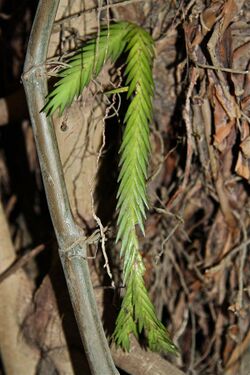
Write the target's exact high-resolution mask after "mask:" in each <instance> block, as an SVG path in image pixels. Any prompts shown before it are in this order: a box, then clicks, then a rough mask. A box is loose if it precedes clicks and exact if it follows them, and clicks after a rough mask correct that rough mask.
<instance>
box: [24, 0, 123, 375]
mask: <svg viewBox="0 0 250 375" xmlns="http://www.w3.org/2000/svg"><path fill="white" fill-rule="evenodd" d="M58 5H59V0H40V1H39V5H38V8H37V13H36V16H35V20H34V23H33V27H32V31H31V35H30V40H29V45H28V50H27V55H26V60H25V66H24V73H23V84H24V88H25V93H26V97H27V102H28V108H29V113H30V118H31V122H32V126H33V131H34V137H35V141H36V146H37V152H38V157H39V161H40V166H41V172H42V176H43V182H44V187H45V191H46V196H47V201H48V205H49V210H50V215H51V218H52V222H53V226H54V230H55V233H56V236H57V241H58V244H59V247H60V252H59V253H60V259H61V262H62V265H63V269H64V273H65V278H66V280H67V285H68V289H69V294H70V298H71V301H72V305H73V308H74V312H75V316H76V320H77V323H78V328H79V331H80V335H81V338H82V341H83V345H84V348H85V352H86V356H87V358H88V362H89V366H90V369H91V371H92V374H93V375H100V374H103V375H114V374H116V375H117V374H118V371H117V370H116V368H115V366H114V363H113V360H112V357H111V354H110V350H109V347H108V343H107V340H106V337H105V334H104V331H103V327H102V323H101V320H100V317H99V315H98V311H97V306H96V301H95V298H94V293H93V288H92V284H91V279H90V274H89V268H88V262H87V260H86V243H85V242H84V240H83V241H81V239H84V233H83V231H82V230H81V229H80V228H79V227H78V226H77V225H76V223H75V221H74V218H73V216H72V213H71V210H70V204H69V199H68V194H67V191H66V186H65V181H64V176H63V170H62V164H61V161H60V156H59V151H58V145H57V140H56V136H55V132H54V128H53V124H52V123H51V121H50V119H49V118H47V117H46V116H45V114H44V113H40V110H41V108H43V107H44V105H45V96H46V94H47V71H46V66H45V61H46V57H47V50H48V44H49V39H50V34H51V30H52V26H53V22H54V19H55V15H56V11H57V8H58Z"/></svg>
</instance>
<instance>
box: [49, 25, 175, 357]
mask: <svg viewBox="0 0 250 375" xmlns="http://www.w3.org/2000/svg"><path fill="white" fill-rule="evenodd" d="M122 52H126V53H127V59H126V69H125V77H126V82H125V85H126V86H127V87H126V88H125V89H122V90H120V91H127V100H129V101H130V104H129V106H128V110H127V113H126V115H125V118H124V124H125V130H124V134H123V140H122V145H121V148H120V155H121V158H120V173H119V178H118V183H119V189H118V196H117V198H118V203H117V210H118V212H119V214H118V222H117V223H118V233H117V242H118V241H121V252H120V254H121V257H122V258H123V280H124V283H125V284H126V292H125V296H124V298H123V302H122V306H121V310H120V313H119V315H118V317H117V321H116V328H115V332H114V335H113V336H114V339H115V341H116V343H117V344H118V345H119V346H121V347H122V348H123V349H125V350H129V347H130V334H134V335H135V337H136V338H139V335H140V334H141V333H143V334H144V335H145V337H146V338H147V343H148V346H149V348H150V349H151V350H154V351H163V352H173V353H175V352H176V351H177V349H176V347H175V345H174V344H173V343H172V341H171V339H170V337H169V334H168V332H167V330H166V328H165V327H164V325H163V324H162V323H161V322H160V321H159V319H158V318H157V316H156V313H155V309H154V306H153V304H152V302H151V301H150V298H149V295H148V292H147V290H146V287H145V284H144V280H143V275H144V272H145V268H144V264H143V260H142V257H141V254H140V249H139V242H138V235H137V230H138V228H137V227H139V228H140V230H141V231H142V233H143V234H144V220H145V217H146V209H147V208H148V202H147V192H146V180H147V169H148V158H149V152H150V142H149V123H150V121H151V119H152V97H153V92H154V82H153V77H152V65H153V58H154V42H153V40H152V38H151V36H150V35H149V34H148V33H147V32H146V31H145V30H144V29H143V28H141V27H139V26H137V25H135V24H132V23H129V22H119V23H115V24H112V25H110V26H109V28H106V29H104V30H103V31H101V32H100V34H99V36H98V38H96V39H92V40H91V41H89V42H88V43H87V44H86V45H85V46H84V47H83V48H82V49H80V50H79V51H78V52H77V53H76V54H75V56H74V57H73V58H71V59H70V60H69V61H68V67H66V68H65V69H63V70H62V71H61V72H60V73H59V74H58V76H59V78H60V79H59V81H58V82H57V83H56V85H55V88H54V90H53V91H52V92H51V93H50V94H49V95H48V102H47V104H46V106H45V108H44V109H43V110H44V111H45V112H46V113H47V114H48V115H51V114H53V113H54V112H55V111H56V110H57V109H58V110H59V114H62V113H63V111H64V109H65V108H66V107H67V106H69V105H70V104H71V103H72V101H73V100H74V98H75V97H76V96H79V95H80V94H81V92H82V90H83V88H84V87H85V86H87V85H88V84H89V82H90V81H91V79H93V78H94V77H96V76H97V75H98V74H99V72H100V70H101V69H102V67H103V65H104V63H105V61H106V60H108V59H110V60H111V61H112V62H115V61H116V60H117V59H118V57H119V56H120V55H121V53H122Z"/></svg>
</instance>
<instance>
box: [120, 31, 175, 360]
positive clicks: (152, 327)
mask: <svg viewBox="0 0 250 375" xmlns="http://www.w3.org/2000/svg"><path fill="white" fill-rule="evenodd" d="M126 38H127V40H128V45H127V47H126V51H127V52H128V57H127V61H126V70H125V75H126V77H127V78H126V82H125V85H126V86H128V93H127V98H128V99H130V100H131V103H130V105H129V107H128V110H127V113H126V116H125V119H124V122H125V130H124V134H123V140H122V145H121V148H120V154H121V158H120V174H119V178H118V181H119V189H118V194H117V198H118V203H117V209H118V211H119V214H118V228H119V229H118V233H117V241H119V240H121V252H120V254H121V257H122V258H123V262H124V263H123V279H124V282H125V283H126V284H127V290H126V293H125V296H124V298H123V302H122V306H121V310H120V313H119V315H118V318H117V321H116V328H115V332H114V338H115V341H116V343H117V344H118V345H120V346H122V347H123V349H125V350H128V348H129V336H130V334H134V335H135V336H136V337H137V336H138V335H139V334H140V333H142V332H143V333H144V334H145V336H146V338H147V341H148V346H149V348H150V349H151V350H155V351H163V352H166V351H168V352H173V353H175V352H176V351H177V349H176V347H175V345H174V344H173V343H172V341H171V339H170V337H169V334H168V332H167V330H166V329H165V327H164V326H163V324H162V323H161V322H160V321H159V319H158V318H157V316H156V312H155V309H154V306H153V304H152V302H151V301H150V299H149V295H148V292H147V290H146V287H145V285H144V280H143V275H144V265H143V261H142V258H141V255H140V250H139V243H138V237H137V232H136V230H137V227H139V228H140V230H141V232H142V233H143V234H144V220H145V217H146V209H147V208H148V200H147V192H146V179H147V169H148V159H149V152H150V142H149V123H150V121H151V119H152V97H153V92H154V82H153V77H152V65H153V58H154V44H153V40H152V38H151V36H150V35H149V34H148V33H147V32H146V31H145V30H143V29H142V28H141V27H138V26H136V25H134V27H133V28H131V29H130V31H129V32H128V34H127V36H126Z"/></svg>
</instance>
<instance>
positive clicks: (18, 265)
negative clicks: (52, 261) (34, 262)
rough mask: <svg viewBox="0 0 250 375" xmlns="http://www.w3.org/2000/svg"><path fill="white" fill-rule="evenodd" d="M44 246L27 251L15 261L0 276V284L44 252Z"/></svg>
mask: <svg viewBox="0 0 250 375" xmlns="http://www.w3.org/2000/svg"><path fill="white" fill-rule="evenodd" d="M45 248H46V246H45V245H43V244H42V245H38V246H36V247H35V248H34V249H32V250H30V251H28V252H27V253H26V254H24V255H23V256H21V257H20V258H18V259H16V260H15V261H14V262H13V263H12V264H11V265H10V266H9V267H8V268H7V269H6V270H5V271H3V272H2V273H1V274H0V284H1V283H2V282H3V281H4V280H6V279H7V278H8V277H10V276H11V275H12V274H13V273H15V272H16V271H17V270H19V269H20V268H22V267H23V266H25V264H27V263H28V262H29V261H30V260H31V259H32V258H34V257H36V256H37V255H38V254H40V253H41V252H42V251H43V250H45Z"/></svg>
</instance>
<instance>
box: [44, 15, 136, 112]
mask: <svg viewBox="0 0 250 375" xmlns="http://www.w3.org/2000/svg"><path fill="white" fill-rule="evenodd" d="M131 27H132V26H131V24H130V23H128V22H119V23H114V24H112V25H110V26H109V28H106V29H104V30H102V31H101V32H100V35H99V36H98V38H94V39H92V40H90V41H88V42H87V44H86V45H85V46H84V47H83V48H81V49H80V50H79V51H78V52H77V53H76V54H75V56H73V57H72V58H71V59H70V60H69V61H68V62H67V64H68V67H66V68H65V69H63V70H62V71H61V72H60V73H59V74H58V77H59V81H58V82H57V83H56V84H55V86H54V90H53V91H52V92H51V93H50V94H49V95H48V97H47V104H46V105H45V107H44V108H43V111H44V112H45V113H46V114H47V115H52V114H53V113H54V112H55V111H56V110H57V109H59V115H61V114H62V113H63V111H64V109H65V108H66V107H68V106H70V105H71V103H72V102H73V100H74V98H75V97H78V96H79V95H80V94H81V92H82V90H83V88H84V87H86V86H88V84H89V82H90V81H91V80H92V79H93V78H95V77H96V76H97V75H98V74H99V73H100V71H101V69H102V67H103V65H104V63H105V62H106V61H107V60H108V59H110V60H111V61H112V62H115V61H116V60H117V59H118V57H119V56H120V54H121V53H122V52H123V50H124V48H125V45H126V38H125V37H126V35H127V34H128V32H129V30H130V28H131Z"/></svg>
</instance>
